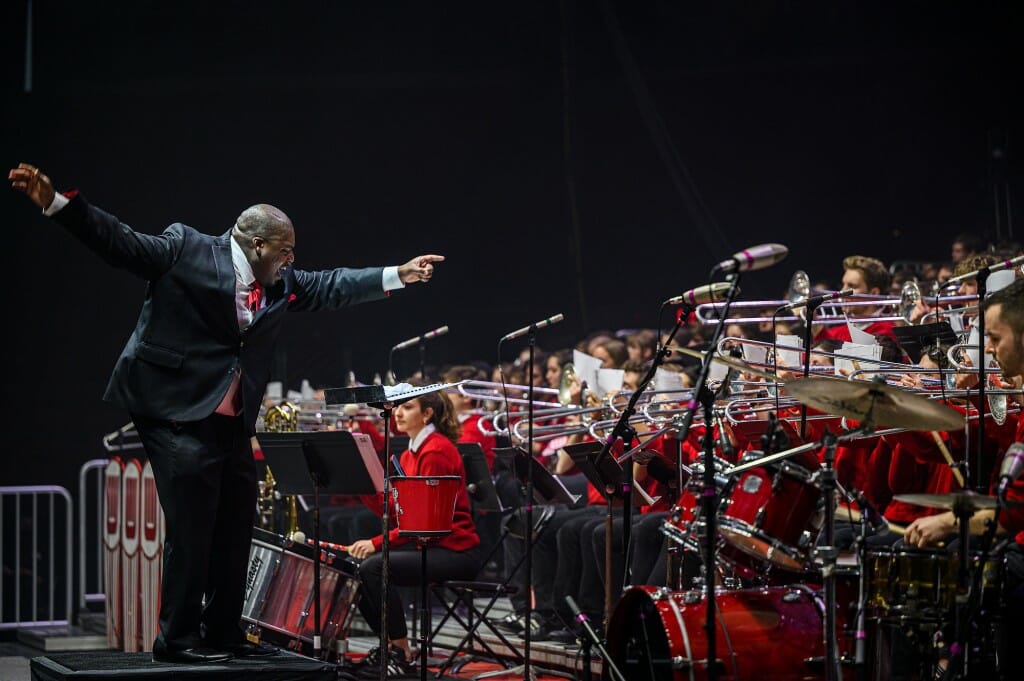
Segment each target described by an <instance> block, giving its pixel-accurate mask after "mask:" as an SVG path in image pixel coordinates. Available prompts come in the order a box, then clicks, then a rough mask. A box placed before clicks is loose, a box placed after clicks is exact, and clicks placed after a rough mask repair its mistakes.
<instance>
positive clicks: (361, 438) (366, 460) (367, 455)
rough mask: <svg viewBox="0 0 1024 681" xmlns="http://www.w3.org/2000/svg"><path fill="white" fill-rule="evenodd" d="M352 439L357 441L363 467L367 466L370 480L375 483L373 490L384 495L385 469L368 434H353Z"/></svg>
mask: <svg viewBox="0 0 1024 681" xmlns="http://www.w3.org/2000/svg"><path fill="white" fill-rule="evenodd" d="M352 439H353V440H355V441H356V447H358V448H359V455H360V456H361V457H362V458H363V465H364V466H366V470H367V472H369V474H370V479H371V480H372V481H373V488H374V489H375V490H377V493H378V494H383V493H384V467H383V466H381V465H380V459H378V458H377V450H375V449H374V448H373V442H371V441H370V436H369V435H367V434H366V433H352Z"/></svg>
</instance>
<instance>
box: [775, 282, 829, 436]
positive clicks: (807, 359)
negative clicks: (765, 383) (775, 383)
mask: <svg viewBox="0 0 1024 681" xmlns="http://www.w3.org/2000/svg"><path fill="white" fill-rule="evenodd" d="M820 306H821V303H816V302H813V301H811V300H808V301H807V313H806V315H805V317H804V378H807V377H808V376H810V375H811V341H812V340H813V332H812V330H811V326H812V324H811V322H812V321H814V313H815V311H817V309H818V307H820ZM775 394H776V395H778V387H776V389H775ZM800 440H801V441H802V442H806V441H807V405H806V404H803V403H801V404H800Z"/></svg>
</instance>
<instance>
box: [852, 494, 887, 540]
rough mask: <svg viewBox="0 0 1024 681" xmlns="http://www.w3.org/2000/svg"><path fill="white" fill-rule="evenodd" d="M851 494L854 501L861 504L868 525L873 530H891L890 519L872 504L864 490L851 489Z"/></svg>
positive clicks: (878, 531)
mask: <svg viewBox="0 0 1024 681" xmlns="http://www.w3.org/2000/svg"><path fill="white" fill-rule="evenodd" d="M850 496H852V497H853V499H854V501H856V502H857V505H858V506H860V509H861V513H862V514H863V515H864V519H865V520H867V521H868V525H870V526H871V529H872V530H874V531H875V532H876V533H881V532H888V531H889V521H888V520H886V519H885V516H883V515H882V514H881V513H879V512H878V509H877V508H875V507H874V506H872V505H871V502H870V501H868V498H867V497H866V496H864V493H863V492H861V491H860V490H856V489H854V490H850Z"/></svg>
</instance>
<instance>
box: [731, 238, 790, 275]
mask: <svg viewBox="0 0 1024 681" xmlns="http://www.w3.org/2000/svg"><path fill="white" fill-rule="evenodd" d="M788 254H789V249H788V248H786V247H785V246H783V245H782V244H760V245H758V246H751V247H750V248H747V249H744V250H742V251H738V252H736V253H733V254H732V257H731V258H729V259H728V260H723V261H722V262H720V263H718V264H717V265H715V267H714V269H713V270H712V272H714V271H715V270H718V271H720V272H750V271H751V270H759V269H762V268H765V267H771V266H772V265H774V264H775V263H777V262H779V261H780V260H782V259H783V258H785V257H786V256H787V255H788Z"/></svg>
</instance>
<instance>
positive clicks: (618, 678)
mask: <svg viewBox="0 0 1024 681" xmlns="http://www.w3.org/2000/svg"><path fill="white" fill-rule="evenodd" d="M565 602H566V604H567V605H568V606H569V609H570V610H571V611H572V614H573V616H574V617H575V618H576V621H577V622H579V623H580V625H581V626H582V627H583V631H584V632H585V633H586V636H585V637H584V638H583V681H591V678H592V674H591V671H590V650H591V648H595V649H596V650H597V654H598V655H600V656H601V661H602V662H603V663H604V669H606V670H607V671H608V675H609V676H610V677H611V678H612V681H626V677H624V676H623V675H622V672H620V671H619V668H618V667H616V666H615V662H614V661H613V660H612V658H611V656H610V655H609V654H608V651H607V650H606V649H605V647H604V644H603V643H602V642H601V637H600V636H598V635H597V632H596V631H594V628H593V627H592V626H590V619H589V618H588V617H587V616H586V615H585V614H583V612H582V611H581V610H580V607H579V606H578V605H576V600H575V599H574V598H573V597H572V596H566V597H565Z"/></svg>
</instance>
